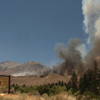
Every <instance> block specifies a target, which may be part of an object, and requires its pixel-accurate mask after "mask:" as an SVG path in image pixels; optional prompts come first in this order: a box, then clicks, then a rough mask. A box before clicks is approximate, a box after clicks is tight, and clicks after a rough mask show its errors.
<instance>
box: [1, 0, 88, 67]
mask: <svg viewBox="0 0 100 100" xmlns="http://www.w3.org/2000/svg"><path fill="white" fill-rule="evenodd" d="M81 1H82V0H0V61H6V60H7V61H18V62H27V61H38V62H42V63H43V64H48V65H52V64H55V63H56V62H57V60H58V58H57V55H56V53H55V50H54V48H55V46H56V45H57V44H58V43H65V44H67V42H68V41H69V39H72V38H74V37H75V38H76V37H79V38H82V39H83V40H84V39H85V38H86V34H85V33H84V31H83V22H82V21H83V16H82V10H81V6H82V5H81Z"/></svg>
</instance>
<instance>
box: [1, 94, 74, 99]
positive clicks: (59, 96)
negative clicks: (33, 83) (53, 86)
mask: <svg viewBox="0 0 100 100" xmlns="http://www.w3.org/2000/svg"><path fill="white" fill-rule="evenodd" d="M0 100H76V99H75V98H74V97H73V96H68V95H67V93H63V94H59V95H56V96H52V97H48V96H47V95H46V94H44V95H43V96H31V95H25V94H23V95H20V94H19V95H7V94H1V95H0Z"/></svg>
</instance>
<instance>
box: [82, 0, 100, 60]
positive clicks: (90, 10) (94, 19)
mask: <svg viewBox="0 0 100 100" xmlns="http://www.w3.org/2000/svg"><path fill="white" fill-rule="evenodd" d="M82 5H83V6H82V10H83V15H84V25H85V30H86V32H87V33H88V34H89V38H88V42H89V43H90V44H91V45H92V49H91V51H90V53H89V54H88V55H89V56H90V57H92V58H94V57H96V56H100V0H83V2H82Z"/></svg>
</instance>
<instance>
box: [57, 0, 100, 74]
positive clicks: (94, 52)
mask: <svg viewBox="0 0 100 100" xmlns="http://www.w3.org/2000/svg"><path fill="white" fill-rule="evenodd" d="M82 11H83V15H84V21H83V23H84V28H85V32H86V33H87V34H88V35H89V37H88V40H87V44H88V45H91V46H90V47H91V49H90V52H89V53H88V54H87V53H86V49H85V44H82V43H81V42H80V40H78V39H75V40H72V41H70V43H69V44H68V46H67V47H66V46H65V45H60V46H58V47H57V52H58V54H59V57H60V58H62V59H63V61H64V62H63V63H62V64H61V65H60V66H61V67H59V68H60V71H61V73H64V71H65V70H66V69H67V70H68V69H73V70H74V71H75V69H77V68H78V69H79V66H80V65H81V66H80V69H81V71H82V68H83V67H82V66H84V69H86V68H93V67H94V59H95V58H96V57H98V56H100V0H82ZM83 58H85V63H83V61H84V60H83ZM99 60H100V59H99ZM68 71H69V70H68Z"/></svg>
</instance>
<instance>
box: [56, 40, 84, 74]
mask: <svg viewBox="0 0 100 100" xmlns="http://www.w3.org/2000/svg"><path fill="white" fill-rule="evenodd" d="M82 48H83V49H84V46H83V44H82V42H81V41H80V40H79V39H73V40H70V42H69V43H68V44H67V45H66V46H65V45H64V44H62V45H58V46H57V48H56V51H57V53H58V56H59V57H60V58H61V59H63V63H62V64H60V65H59V67H57V69H58V71H59V73H61V74H64V73H68V74H70V73H72V72H73V71H75V70H76V69H79V66H80V65H81V64H82V55H81V54H82ZM83 54H84V53H83ZM57 69H56V70H57Z"/></svg>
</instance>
